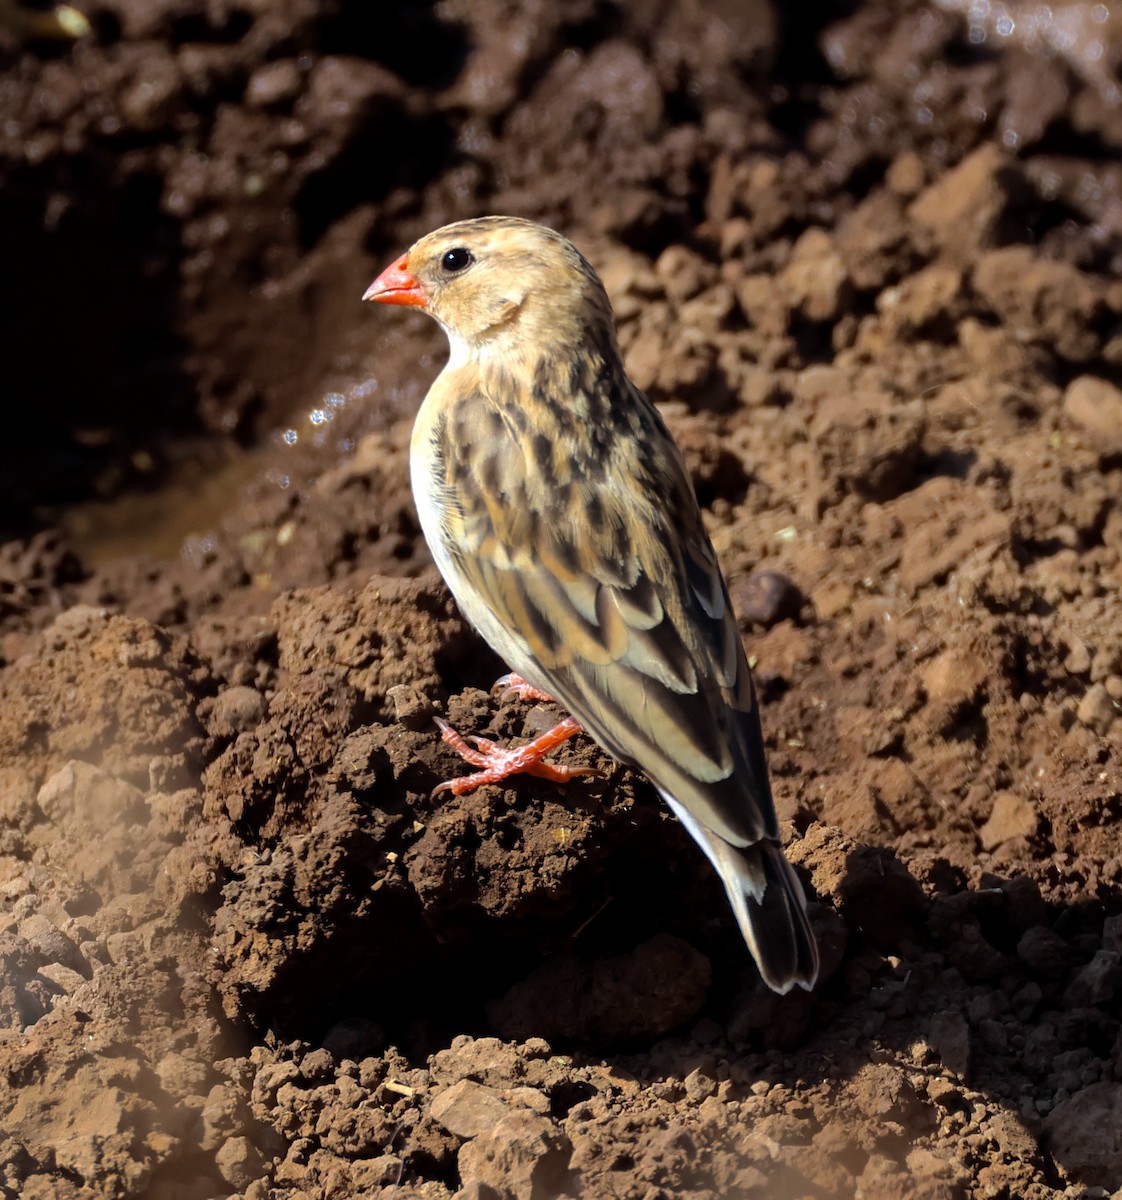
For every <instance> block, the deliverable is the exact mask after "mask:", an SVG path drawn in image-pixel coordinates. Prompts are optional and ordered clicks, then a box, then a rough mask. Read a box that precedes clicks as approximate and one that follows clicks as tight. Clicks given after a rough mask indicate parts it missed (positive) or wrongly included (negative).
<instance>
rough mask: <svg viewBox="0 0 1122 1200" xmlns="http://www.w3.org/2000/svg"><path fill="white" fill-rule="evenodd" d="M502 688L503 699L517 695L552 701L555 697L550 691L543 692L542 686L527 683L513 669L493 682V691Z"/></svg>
mask: <svg viewBox="0 0 1122 1200" xmlns="http://www.w3.org/2000/svg"><path fill="white" fill-rule="evenodd" d="M500 688H501V689H502V697H501V698H502V699H503V700H505V699H506V698H507V697H508V696H517V697H518V699H519V700H548V701H550V702H551V703H552V701H553V697H552V696H551V695H550V694H549V693H548V692H543V691H542V690H541V689H540V688H536V687H534V685H533V684H532V683H527V682H526V680H525V679H523V678H522V676H521V675H516V674H515V673H514V672H513V671H511V672H510V674H509V675H503V676H502V677H501V678H500V679H496V680H495V682H494V683H493V684H491V691H492V692H497V691H499V690H500Z"/></svg>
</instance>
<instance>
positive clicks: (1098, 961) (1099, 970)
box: [1064, 950, 1122, 1008]
mask: <svg viewBox="0 0 1122 1200" xmlns="http://www.w3.org/2000/svg"><path fill="white" fill-rule="evenodd" d="M1120 987H1122V961H1120V960H1119V956H1118V955H1117V954H1116V953H1115V952H1114V951H1113V950H1099V951H1098V952H1097V953H1096V954H1095V957H1094V958H1092V959H1091V961H1090V962H1089V963H1087V965H1086V966H1084V967H1080V969H1079V970H1078V971H1076V972H1075V974H1074V976H1072V980H1071V983H1069V984H1068V986H1067V989H1066V990H1065V992H1064V1005H1065V1007H1067V1008H1086V1007H1088V1006H1089V1005H1092V1004H1106V1003H1107V1002H1108V1001H1110V1000H1113V999H1114V996H1115V995H1116V994H1117V992H1118V991H1119V988H1120Z"/></svg>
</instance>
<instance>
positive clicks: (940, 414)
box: [0, 0, 1122, 1200]
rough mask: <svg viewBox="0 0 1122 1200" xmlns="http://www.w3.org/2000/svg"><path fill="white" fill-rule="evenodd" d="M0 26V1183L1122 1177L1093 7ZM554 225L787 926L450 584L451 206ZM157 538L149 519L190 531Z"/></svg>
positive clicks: (1113, 56) (471, 1189) (512, 8)
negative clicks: (649, 409)
mask: <svg viewBox="0 0 1122 1200" xmlns="http://www.w3.org/2000/svg"><path fill="white" fill-rule="evenodd" d="M83 7H84V9H85V11H86V12H87V13H88V14H89V15H90V17H91V20H92V22H93V27H94V30H93V33H92V35H91V36H90V37H89V38H88V39H87V40H85V41H83V42H82V43H80V44H77V45H74V46H32V47H20V46H19V45H18V44H16V43H15V41H14V40H13V39H11V38H8V37H7V35H2V34H0V39H3V40H2V41H0V112H2V114H3V119H2V120H0V264H2V267H0V361H2V362H3V363H4V387H5V392H4V395H5V426H6V429H5V435H6V436H5V438H4V441H3V445H2V446H0V529H2V532H3V542H2V544H0V895H2V897H3V911H4V917H3V921H2V924H0V963H2V970H0V1027H2V1032H0V1077H2V1078H3V1080H4V1081H5V1085H4V1086H3V1087H2V1089H0V1195H2V1196H3V1197H6V1198H8V1200H15V1198H16V1197H19V1198H20V1200H48V1198H49V1200H56V1198H57V1200H93V1198H98V1200H100V1198H103V1197H106V1198H108V1197H112V1198H116V1200H125V1198H131V1197H145V1198H146V1200H149V1198H150V1200H212V1198H217V1197H228V1196H229V1197H233V1196H237V1197H244V1198H245V1200H302V1198H305V1197H307V1198H313V1197H315V1198H319V1197H323V1198H325V1200H328V1198H344V1197H371V1198H373V1197H381V1198H382V1200H407V1198H413V1197H416V1198H418V1200H419V1198H424V1200H448V1198H449V1197H451V1196H455V1197H457V1198H458V1200H499V1198H511V1200H552V1198H553V1197H574V1198H576V1197H580V1198H582V1200H631V1198H635V1200H659V1198H666V1200H670V1198H675V1200H676V1198H682V1200H710V1198H721V1200H726V1198H729V1200H740V1198H742V1197H743V1198H746V1200H747V1198H752V1197H768V1198H769V1200H827V1198H835V1197H837V1198H848V1197H855V1198H856V1197H859V1198H861V1200H897V1198H900V1197H917V1198H920V1200H968V1198H969V1200H975V1198H977V1200H981V1198H983V1197H984V1198H987V1200H990V1198H995V1200H1000V1198H1007V1200H1043V1198H1044V1197H1052V1196H1071V1197H1088V1198H1090V1197H1106V1196H1109V1195H1111V1194H1112V1193H1113V1194H1114V1195H1115V1196H1122V836H1120V827H1119V822H1120V821H1122V390H1120V387H1122V283H1120V282H1119V277H1120V267H1122V165H1120V163H1122V158H1120V157H1119V156H1120V152H1122V101H1120V90H1119V65H1120V61H1122V18H1120V17H1119V16H1118V15H1117V12H1116V10H1115V9H1114V6H1112V5H1109V4H1106V5H1094V4H1091V3H1074V4H1071V5H1066V6H1061V7H1057V8H1056V9H1055V16H1054V17H1052V16H1050V15H1049V10H1048V9H1046V8H1044V7H1042V6H1038V5H1031V4H1027V3H1026V4H1020V3H1016V2H1014V0H1009V2H1008V3H1002V4H996V3H995V4H993V5H989V4H985V5H979V4H969V3H967V2H966V0H961V2H960V0H938V2H936V0H914V2H908V0H901V2H897V3H890V2H889V0H872V2H870V3H864V4H862V3H857V4H845V5H842V4H838V5H832V4H827V3H807V4H800V5H784V4H780V3H778V2H777V3H776V4H775V5H774V7H772V6H771V5H770V4H769V3H767V2H766V0H747V2H746V0H709V2H703V0H683V2H681V3H672V2H671V0H637V2H636V3H634V4H631V3H628V4H623V3H619V4H615V3H612V2H611V0H575V2H573V3H565V4H556V3H548V2H546V0H526V2H522V3H520V2H515V0H511V2H509V3H503V2H502V0H471V2H470V3H469V2H468V0H443V2H442V3H440V4H437V5H432V4H428V3H421V2H418V3H416V4H410V5H405V4H402V5H392V4H384V5H377V4H371V3H368V2H367V0H350V2H348V0H335V2H334V3H332V2H329V0H205V2H204V0H86V2H85V3H84V5H83ZM488 211H501V212H513V213H518V214H521V215H527V216H531V217H536V218H539V219H543V220H546V221H549V222H552V223H554V224H556V225H558V226H559V227H560V228H562V229H564V230H565V231H566V232H568V233H570V234H571V235H572V236H574V237H576V238H577V239H578V240H579V241H580V242H581V244H582V245H583V246H584V248H585V249H586V251H587V252H588V254H589V256H590V257H591V258H592V259H593V261H594V262H595V263H596V264H597V266H598V267H599V268H600V269H601V271H602V273H603V275H604V278H605V280H606V282H607V285H608V287H609V290H610V291H611V293H612V297H613V300H614V302H615V304H616V308H617V312H618V316H619V320H620V323H621V332H622V339H623V343H624V346H625V349H626V354H627V360H628V366H629V369H630V370H631V372H632V374H633V377H634V378H635V379H636V380H637V381H638V382H639V383H640V384H641V385H642V386H644V387H646V388H648V389H649V390H650V392H651V393H652V395H653V396H654V398H656V399H657V400H658V401H659V402H660V403H662V404H664V407H665V412H666V415H667V419H668V421H669V422H670V424H671V425H672V427H673V429H674V430H675V432H676V434H677V435H678V437H679V438H680V440H681V443H682V445H683V448H684V450H685V452H686V455H687V458H688V460H689V463H690V467H691V470H692V471H693V473H694V478H695V482H696V486H697V490H698V494H699V497H700V499H701V501H702V503H703V505H704V506H705V510H706V518H707V521H708V524H709V527H710V530H711V532H712V535H713V538H714V541H715V543H716V545H717V548H718V550H719V552H720V554H721V556H722V559H723V562H724V565H725V568H726V572H727V575H728V578H729V581H730V586H731V588H732V591H733V595H734V598H735V600H736V603H737V605H738V608H739V611H740V613H741V615H742V617H743V620H744V633H745V637H746V640H747V644H748V646H749V649H750V653H751V654H752V655H753V658H754V662H755V663H756V664H757V665H756V672H757V679H758V682H759V685H760V690H761V695H762V699H763V703H764V709H765V727H766V732H767V740H768V745H769V751H770V759H771V764H772V769H773V773H774V778H775V786H776V791H777V797H778V802H779V805H780V808H781V814H782V816H783V818H784V821H785V822H786V832H787V835H788V836H789V841H790V855H791V858H792V861H793V862H794V863H795V864H796V866H797V869H798V870H799V872H800V873H801V875H802V877H803V879H804V880H805V882H806V883H807V885H808V892H809V894H810V896H811V897H812V901H813V903H812V914H813V919H814V922H815V925H816V928H817V930H818V934H819V937H820V942H821V946H822V952H823V960H824V971H823V978H822V982H821V984H820V986H819V987H818V989H817V990H816V992H815V993H814V994H813V996H811V997H806V996H803V995H798V996H790V997H787V998H784V999H780V998H778V997H776V996H773V995H772V994H771V993H769V992H767V991H766V990H764V989H762V987H761V985H760V983H759V981H758V979H757V978H756V976H755V973H754V970H753V968H752V966H751V964H750V962H749V960H748V957H747V955H746V954H745V952H744V948H743V946H742V945H741V944H740V942H739V939H738V936H737V934H736V931H735V928H734V926H733V924H732V921H731V919H730V915H729V913H728V911H727V908H726V905H725V903H724V900H723V897H722V894H721V892H720V888H719V887H718V886H717V885H716V883H715V882H714V880H713V878H712V876H711V874H710V872H709V871H708V868H707V867H706V866H705V864H704V862H703V860H702V858H701V856H700V855H699V854H698V853H697V852H696V850H695V849H694V847H693V846H692V845H691V844H690V842H689V839H688V838H687V836H686V835H685V834H684V832H683V831H682V830H681V829H680V828H679V827H678V826H677V825H676V824H675V823H674V822H673V821H672V820H671V819H670V818H669V817H668V815H667V814H666V813H665V812H664V811H663V809H662V808H661V807H660V804H659V803H658V800H657V797H656V796H655V795H654V794H653V792H652V790H651V789H650V788H649V787H648V786H647V785H646V784H645V783H644V782H643V781H642V780H641V779H639V778H636V777H635V776H633V775H631V774H629V773H628V772H626V771H624V770H622V769H618V768H613V767H612V766H611V764H609V763H608V762H606V761H605V760H604V758H603V757H602V756H601V755H600V754H599V753H598V752H597V751H596V749H595V748H594V747H593V746H591V745H590V744H588V743H584V744H577V745H574V747H573V750H572V754H573V755H574V756H575V757H576V758H577V759H579V760H581V761H584V762H588V763H595V764H596V765H598V766H600V767H603V768H605V770H606V772H607V774H606V778H604V779H603V780H598V781H595V782H592V783H585V782H582V783H579V784H573V785H572V786H569V787H567V788H558V787H556V786H554V785H549V784H546V783H544V782H543V781H540V780H532V779H531V780H526V781H519V782H517V783H515V784H513V785H512V786H511V787H509V788H489V789H485V790H483V791H480V792H479V793H477V794H475V795H472V796H469V797H465V798H462V799H456V798H450V797H446V796H445V797H442V798H441V799H439V800H434V799H432V798H431V795H430V793H431V789H432V788H433V786H434V784H435V783H436V782H438V781H439V780H440V779H442V778H445V777H447V776H448V775H450V774H452V773H455V772H456V771H457V770H458V769H459V768H458V766H457V763H456V761H455V760H454V759H453V757H452V756H451V755H450V754H449V753H448V752H447V751H446V750H445V749H444V748H443V747H442V746H441V745H440V743H439V742H438V740H437V738H436V737H435V736H434V731H433V726H432V722H431V717H432V716H433V714H434V713H438V712H443V713H445V714H447V715H448V716H449V717H450V719H451V720H452V721H453V722H454V723H456V724H458V725H459V726H460V727H461V728H463V729H464V730H466V731H475V732H479V733H485V732H490V733H491V734H493V735H495V736H499V737H511V738H518V737H523V736H526V735H527V734H528V733H532V732H533V731H534V730H535V729H536V728H538V727H539V726H540V723H541V722H542V721H543V720H547V719H549V718H550V716H551V715H553V714H550V713H549V712H545V711H539V710H538V709H535V708H533V707H532V706H527V705H525V704H520V703H517V702H504V703H499V702H497V701H496V700H494V699H493V698H492V697H491V696H490V695H489V694H488V693H487V692H486V691H485V690H483V689H485V688H486V687H487V685H488V684H489V683H490V681H491V680H492V679H493V678H495V676H497V675H498V674H499V673H500V672H501V670H502V667H501V664H499V663H498V661H497V660H496V659H495V658H494V657H493V656H492V655H491V654H490V652H489V651H488V650H487V649H486V647H484V646H483V645H482V644H481V643H480V642H479V641H478V640H477V639H476V638H475V637H474V635H473V634H472V633H471V632H470V631H469V630H468V629H467V628H466V627H465V625H464V623H463V622H462V620H461V619H460V618H459V616H458V615H457V613H456V611H455V610H454V607H453V606H452V604H451V602H450V600H449V598H448V595H447V593H446V591H445V589H444V588H443V586H442V584H441V583H440V581H439V579H438V577H437V576H436V574H435V572H434V570H433V568H432V566H431V565H430V563H429V559H428V556H427V552H426V550H425V548H424V545H423V542H422V540H421V539H420V537H419V533H418V528H417V524H416V519H415V516H414V514H413V510H412V506H411V501H410V498H409V494H408V483H407V477H406V462H405V453H404V448H405V445H406V443H407V438H408V432H409V424H410V419H411V414H412V412H413V411H414V409H415V407H416V404H417V402H418V401H419V399H420V397H421V395H422V394H423V392H424V389H425V387H426V386H427V383H428V381H429V379H430V378H431V377H432V375H433V373H434V372H435V370H436V369H437V368H438V366H439V362H440V356H441V354H442V352H443V351H442V347H441V344H440V338H439V336H438V333H437V331H436V330H435V329H434V328H433V327H431V326H430V325H428V324H427V323H425V322H424V320H423V319H422V318H419V317H415V316H413V315H404V314H400V313H387V312H382V311H379V312H375V311H371V310H370V309H369V308H368V306H363V305H361V304H360V303H359V301H358V297H359V296H360V294H361V292H362V290H363V288H364V287H365V285H366V284H367V283H368V282H369V280H370V278H371V277H372V276H373V274H374V273H375V272H376V270H377V269H378V268H379V267H380V266H381V265H383V264H384V263H385V261H387V260H388V258H389V257H390V256H391V255H392V254H393V253H395V252H398V251H400V250H401V249H403V248H404V247H405V246H407V245H408V244H409V242H410V241H411V240H412V239H413V238H414V237H415V236H416V235H418V234H419V233H421V232H423V231H425V230H427V229H429V228H432V227H434V226H436V225H438V224H441V223H443V222H444V221H446V220H449V219H453V218H456V217H464V216H469V215H475V214H478V213H481V212H488ZM168 551H170V553H168Z"/></svg>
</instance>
